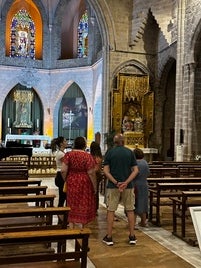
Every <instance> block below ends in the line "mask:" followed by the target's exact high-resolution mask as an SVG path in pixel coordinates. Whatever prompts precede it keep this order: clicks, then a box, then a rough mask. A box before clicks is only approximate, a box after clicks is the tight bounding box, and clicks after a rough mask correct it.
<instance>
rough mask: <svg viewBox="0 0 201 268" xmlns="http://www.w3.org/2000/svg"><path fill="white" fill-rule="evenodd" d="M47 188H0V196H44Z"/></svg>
mask: <svg viewBox="0 0 201 268" xmlns="http://www.w3.org/2000/svg"><path fill="white" fill-rule="evenodd" d="M46 191H47V186H33V185H31V186H15V187H0V195H5V196H8V195H15V194H19V195H21V194H26V195H27V194H37V195H39V194H41V193H42V194H43V195H45V194H46Z"/></svg>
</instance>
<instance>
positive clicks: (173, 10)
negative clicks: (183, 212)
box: [0, 0, 201, 268]
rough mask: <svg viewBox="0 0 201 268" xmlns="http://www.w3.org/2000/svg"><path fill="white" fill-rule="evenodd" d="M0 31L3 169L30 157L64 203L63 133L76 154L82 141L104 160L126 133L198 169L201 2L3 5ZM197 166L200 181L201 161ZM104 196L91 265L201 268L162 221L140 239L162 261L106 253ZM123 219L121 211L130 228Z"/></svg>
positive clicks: (31, 167) (162, 158) (37, 0)
mask: <svg viewBox="0 0 201 268" xmlns="http://www.w3.org/2000/svg"><path fill="white" fill-rule="evenodd" d="M0 33H1V34H0V42H1V44H2V45H1V47H0V119H1V120H0V135H1V137H0V163H1V162H4V160H5V159H6V160H9V161H13V162H15V161H17V162H18V161H19V160H20V161H22V163H23V165H26V166H27V167H28V172H29V177H30V178H41V179H42V184H45V185H48V189H49V191H50V192H51V193H52V192H53V193H54V194H56V196H57V197H58V192H57V191H56V189H55V187H54V186H53V180H54V175H55V173H56V164H55V157H54V155H53V154H52V152H51V149H50V147H49V145H50V143H51V140H52V139H53V138H55V137H59V136H63V137H65V138H66V140H67V143H68V148H71V147H72V145H73V141H74V139H75V138H76V137H78V136H84V137H86V140H87V146H88V148H89V147H90V144H91V142H92V141H94V140H95V141H97V142H98V143H99V144H100V146H101V149H102V152H103V155H104V153H105V152H106V151H107V150H108V149H109V148H110V147H111V146H112V145H113V137H114V135H115V133H122V134H123V135H124V138H125V146H126V147H128V148H129V149H131V150H133V149H134V148H141V149H142V150H143V152H144V154H145V158H146V160H147V162H148V163H149V164H150V166H151V165H153V164H154V163H155V164H157V165H158V166H159V165H160V166H161V165H162V164H161V163H180V164H181V165H183V164H184V163H185V164H186V165H190V164H191V165H199V162H200V160H201V116H200V115H201V105H200V103H201V83H200V79H201V68H200V65H201V60H200V59H201V57H200V51H201V1H200V0H189V1H184V0H171V1H166V0H159V1H158V0H149V1H148V0H115V1H112V0H107V1H105V0H0ZM169 165H170V164H169ZM175 166H176V168H177V165H176V164H174V169H175ZM166 167H167V166H166ZM193 168H194V166H193ZM199 168H200V170H199ZM166 169H167V168H166ZM183 169H184V167H183V166H182V172H183ZM186 169H187V167H186V168H185V170H186ZM188 169H189V170H190V171H189V172H194V171H195V174H199V176H201V175H200V174H201V164H200V166H196V167H195V170H193V171H192V166H191V169H190V167H188ZM196 172H197V173H196ZM191 175H192V174H191ZM191 175H189V174H188V176H191ZM157 176H158V175H157ZM166 176H170V173H169V174H168V175H166ZM174 176H175V174H174ZM194 176H196V175H194ZM0 180H1V164H0ZM4 180H5V178H4ZM200 183H201V180H200ZM0 186H1V185H0ZM103 196H104V195H103V193H102V192H101V190H100V200H101V203H100V208H101V209H100V213H99V215H98V217H97V222H96V223H95V224H94V225H92V226H91V229H92V230H93V234H92V235H91V236H90V237H91V238H90V239H91V240H90V239H89V246H90V247H91V245H92V244H93V247H94V248H95V249H96V250H97V251H98V252H97V253H96V252H95V251H94V250H93V249H91V250H90V252H89V253H88V264H87V267H88V268H93V267H98V268H102V267H103V266H104V267H105V266H106V265H109V266H110V267H115V268H118V267H125V268H126V267H139V268H140V267H150V268H151V267H158V268H166V267H167V268H169V267H171V266H173V265H174V267H178V268H179V267H187V268H188V267H189V268H190V267H201V263H200V251H199V247H198V245H196V246H195V247H193V248H192V247H189V245H186V244H185V242H184V244H181V243H183V241H181V240H180V239H178V240H177V238H176V237H174V236H173V237H172V234H171V232H169V231H170V230H169V229H168V228H164V229H163V228H159V227H155V226H154V225H150V228H149V229H148V230H144V229H140V230H138V231H137V235H138V236H139V237H140V239H141V241H144V242H145V243H148V245H149V246H148V247H147V250H151V249H152V250H151V252H152V253H153V259H151V256H150V255H149V254H148V253H147V252H143V254H145V259H144V260H141V258H142V259H143V254H142V251H143V248H142V247H141V248H140V246H139V249H138V251H137V252H138V254H139V256H138V254H137V253H136V254H135V253H133V254H134V255H133V256H134V257H132V250H128V248H126V250H128V251H129V253H128V256H126V257H127V260H126V258H124V253H125V246H124V245H123V244H121V243H120V249H119V250H118V247H116V248H114V249H112V250H110V249H109V251H108V252H109V254H106V253H105V247H103V246H102V245H101V246H99V245H98V243H101V241H99V240H100V239H99V238H100V234H101V235H102V233H103V230H105V228H106V227H105V224H106V223H105V222H106V221H105V218H104V217H105V207H104V201H103ZM199 198H200V197H199ZM199 198H198V199H199ZM55 202H57V201H55ZM198 204H199V202H198ZM200 205H201V204H200ZM124 216H125V215H124V213H123V212H122V211H121V212H120V214H119V221H117V226H119V227H118V228H120V229H121V228H124V227H123V226H124V225H125V224H126V220H125V218H124ZM97 226H98V228H97ZM101 226H103V229H101V228H102V227H101ZM167 229H168V230H167ZM116 232H117V229H116ZM166 232H167V233H166ZM168 232H169V233H168ZM152 235H153V236H152ZM170 236H171V239H172V240H169V239H170ZM120 237H121V236H120ZM150 237H151V240H150V241H148V242H147V240H146V239H149V238H150ZM164 237H165V238H166V239H165V240H168V242H169V244H168V243H167V241H165V240H164ZM161 241H162V242H161ZM141 243H142V242H141ZM170 244H174V247H172V248H171V245H170ZM161 245H162V246H161ZM136 247H137V246H136ZM181 248H182V250H181ZM153 249H155V252H153V251H154V250H153ZM166 249H167V252H166ZM179 249H180V250H181V251H182V254H181V252H179ZM133 251H135V249H133ZM157 251H158V252H160V253H161V256H162V257H160V256H159V255H160V254H158V255H157ZM188 251H189V252H190V254H189V253H187V252H188ZM130 253H131V254H130ZM154 253H156V255H154ZM129 254H130V255H129ZM141 254H142V256H140V255H141ZM110 255H111V256H113V258H111V256H110ZM119 256H120V259H121V261H119V264H115V265H114V264H113V262H114V260H115V258H116V259H117V258H118V257H119ZM178 256H179V257H178ZM177 257H178V258H177ZM133 258H134V259H136V261H135V260H133ZM146 258H147V259H146ZM157 258H158V259H157ZM101 259H102V262H101V261H100V260H101ZM162 259H163V260H162ZM93 260H95V263H96V264H94V263H93ZM145 260H147V262H146V261H145ZM164 260H166V264H165V261H164ZM171 260H172V262H171ZM91 261H92V263H91ZM143 261H144V262H143ZM138 263H139V265H138ZM156 263H158V266H157V265H156ZM60 265H61V266H55V267H58V268H59V267H60V268H61V267H64V266H62V264H60ZM118 265H119V266H118ZM9 266H10V267H15V268H17V267H18V266H16V265H14V266H13V265H12V264H10V265H9ZM38 266H39V265H38ZM0 267H1V264H0ZM2 267H3V265H2ZM7 267H8V265H7ZM19 267H25V266H23V265H21V266H20V265H19ZM26 267H32V266H31V264H30V266H26ZM39 267H40V266H39ZM42 267H43V266H42V264H41V268H42ZM44 267H47V266H44ZM52 267H53V266H52ZM69 267H71V266H69ZM72 267H73V266H72ZM76 267H77V266H76ZM83 267H84V266H83Z"/></svg>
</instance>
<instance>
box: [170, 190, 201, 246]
mask: <svg viewBox="0 0 201 268" xmlns="http://www.w3.org/2000/svg"><path fill="white" fill-rule="evenodd" d="M200 197H201V191H182V194H181V196H180V198H170V200H171V201H172V202H173V206H172V218H173V231H172V233H173V234H174V235H175V236H177V237H179V238H181V239H183V240H185V241H186V242H188V243H189V244H191V245H195V243H196V242H195V240H194V241H193V240H192V239H187V238H186V217H187V216H188V217H189V218H190V213H189V209H188V208H189V207H193V206H200V205H201V198H200ZM178 219H180V221H181V232H180V233H179V232H178V224H177V220H178Z"/></svg>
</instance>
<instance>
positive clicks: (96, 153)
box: [90, 141, 103, 211]
mask: <svg viewBox="0 0 201 268" xmlns="http://www.w3.org/2000/svg"><path fill="white" fill-rule="evenodd" d="M90 154H91V155H92V156H93V158H94V161H95V164H96V165H95V171H96V211H98V208H99V184H100V182H101V181H102V179H103V172H102V162H103V156H102V152H101V147H100V145H99V143H98V142H96V141H92V143H91V144H90Z"/></svg>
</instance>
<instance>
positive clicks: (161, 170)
mask: <svg viewBox="0 0 201 268" xmlns="http://www.w3.org/2000/svg"><path fill="white" fill-rule="evenodd" d="M149 170H150V175H149V177H150V178H151V177H158V178H159V177H160V178H162V177H179V176H180V173H179V168H178V167H167V168H166V167H151V166H150V167H149Z"/></svg>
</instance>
